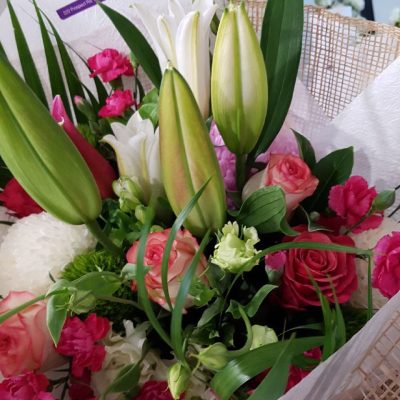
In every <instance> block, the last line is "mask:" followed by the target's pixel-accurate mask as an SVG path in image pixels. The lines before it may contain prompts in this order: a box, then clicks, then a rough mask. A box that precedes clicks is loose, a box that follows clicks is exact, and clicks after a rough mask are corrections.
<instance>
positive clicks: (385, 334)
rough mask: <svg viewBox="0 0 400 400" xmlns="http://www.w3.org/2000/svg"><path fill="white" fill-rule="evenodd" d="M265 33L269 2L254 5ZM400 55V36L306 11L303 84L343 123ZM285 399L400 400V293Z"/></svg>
mask: <svg viewBox="0 0 400 400" xmlns="http://www.w3.org/2000/svg"><path fill="white" fill-rule="evenodd" d="M246 4H247V8H248V12H249V15H250V17H251V19H252V22H253V24H254V26H255V28H256V30H257V32H258V33H260V31H261V25H262V18H263V15H264V10H265V4H266V2H265V1H256V0H253V1H246ZM399 56H400V29H397V28H394V27H391V26H387V25H383V24H379V23H375V22H369V21H365V20H362V19H353V18H346V17H342V16H340V15H337V14H333V13H330V12H328V11H326V10H324V9H320V8H316V7H306V8H305V20H304V43H303V55H302V60H301V66H300V70H299V78H300V80H301V81H302V82H303V83H304V84H305V86H306V87H307V88H308V90H309V91H310V93H311V94H312V96H313V97H314V99H315V100H316V102H317V103H318V104H319V105H320V107H321V108H322V109H323V110H324V112H325V114H326V115H327V117H329V118H330V119H333V118H335V117H336V116H337V115H338V114H339V113H340V112H341V111H342V110H343V109H344V108H345V107H346V105H348V104H349V103H351V102H352V101H353V99H354V98H355V97H357V96H358V95H359V94H360V93H361V92H362V91H363V90H364V89H365V88H366V87H367V86H368V84H369V83H370V82H372V81H373V80H374V79H375V78H376V77H377V76H378V75H379V74H380V73H381V72H382V71H383V70H384V69H385V68H387V67H388V66H389V64H391V63H392V62H393V61H394V60H395V59H396V58H397V57H399ZM281 399H282V400H328V399H329V400H361V399H366V400H395V399H400V294H398V295H397V296H395V297H394V298H393V299H392V300H391V301H390V302H389V303H388V304H386V306H385V307H383V308H382V309H381V310H380V311H379V312H378V313H377V314H376V315H375V316H374V318H373V319H372V320H371V321H370V322H369V323H368V324H367V325H366V326H365V327H364V329H362V330H361V331H360V332H359V333H358V334H357V335H356V336H354V337H353V338H352V340H350V341H349V342H348V343H347V344H346V345H345V346H344V347H343V348H342V349H341V350H339V351H338V352H336V353H335V354H334V355H333V356H332V357H331V358H329V359H328V360H327V361H326V362H324V363H322V364H321V365H320V366H319V367H318V368H317V369H315V370H314V371H313V372H312V373H311V374H310V375H309V376H308V377H307V378H306V379H304V380H303V381H302V382H301V383H300V384H299V385H297V386H296V387H295V388H293V389H292V390H291V391H290V392H288V393H287V394H286V395H285V396H283V397H282V398H281Z"/></svg>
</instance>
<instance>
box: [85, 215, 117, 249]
mask: <svg viewBox="0 0 400 400" xmlns="http://www.w3.org/2000/svg"><path fill="white" fill-rule="evenodd" d="M86 226H87V228H88V229H89V231H90V232H91V233H92V234H93V236H94V237H95V238H96V239H97V240H98V241H99V242H100V243H101V244H102V245H103V247H104V248H105V249H106V250H107V251H108V252H110V253H111V254H113V255H115V256H118V255H119V252H120V249H119V248H118V247H117V246H116V245H115V244H114V243H113V242H112V241H111V240H110V238H109V237H108V236H107V235H106V234H105V233H104V232H103V230H102V229H101V228H100V225H99V223H98V222H97V221H96V220H94V221H89V222H86Z"/></svg>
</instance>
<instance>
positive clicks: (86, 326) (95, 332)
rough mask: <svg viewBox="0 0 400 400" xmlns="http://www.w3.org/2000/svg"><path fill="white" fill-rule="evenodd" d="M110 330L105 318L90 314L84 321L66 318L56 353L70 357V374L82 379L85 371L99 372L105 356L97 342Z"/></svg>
mask: <svg viewBox="0 0 400 400" xmlns="http://www.w3.org/2000/svg"><path fill="white" fill-rule="evenodd" d="M109 330H110V322H109V321H108V319H107V318H102V317H98V316H97V315H96V314H90V315H89V316H88V317H87V318H86V320H85V321H82V320H80V319H79V318H78V317H74V318H68V319H67V321H66V322H65V325H64V328H63V330H62V333H61V338H60V341H59V343H58V346H57V351H58V353H60V354H62V355H64V356H69V357H72V374H73V376H75V377H78V378H79V377H82V376H83V374H84V372H85V369H86V368H87V369H89V370H90V371H92V372H95V371H100V370H101V367H102V365H103V361H104V358H105V356H106V351H105V346H104V345H102V344H99V343H98V341H99V340H101V339H103V338H104V337H105V336H106V335H107V333H108V331H109Z"/></svg>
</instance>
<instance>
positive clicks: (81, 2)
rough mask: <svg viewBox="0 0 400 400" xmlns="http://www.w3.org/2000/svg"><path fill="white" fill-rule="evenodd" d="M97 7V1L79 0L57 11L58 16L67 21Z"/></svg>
mask: <svg viewBox="0 0 400 400" xmlns="http://www.w3.org/2000/svg"><path fill="white" fill-rule="evenodd" d="M99 1H105V0H99ZM95 5H96V1H95V0H77V1H74V2H73V3H71V4H68V5H67V6H65V7H62V8H60V9H59V10H57V14H58V16H59V17H60V18H61V19H67V18H70V17H72V16H74V15H75V14H79V13H80V12H82V11H85V10H87V9H88V8H90V7H93V6H95Z"/></svg>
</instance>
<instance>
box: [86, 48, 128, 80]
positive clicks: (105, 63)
mask: <svg viewBox="0 0 400 400" xmlns="http://www.w3.org/2000/svg"><path fill="white" fill-rule="evenodd" d="M88 65H89V68H90V69H91V70H92V71H93V73H92V74H90V77H91V78H94V77H95V76H97V75H100V78H101V79H102V80H103V82H111V81H113V80H115V79H117V78H119V77H120V76H121V75H126V76H133V74H134V72H133V67H132V64H131V62H130V61H129V59H128V57H126V56H125V55H123V54H121V53H120V52H119V51H118V50H115V49H105V50H103V51H102V52H101V53H98V54H95V55H94V56H93V57H90V58H89V59H88Z"/></svg>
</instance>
